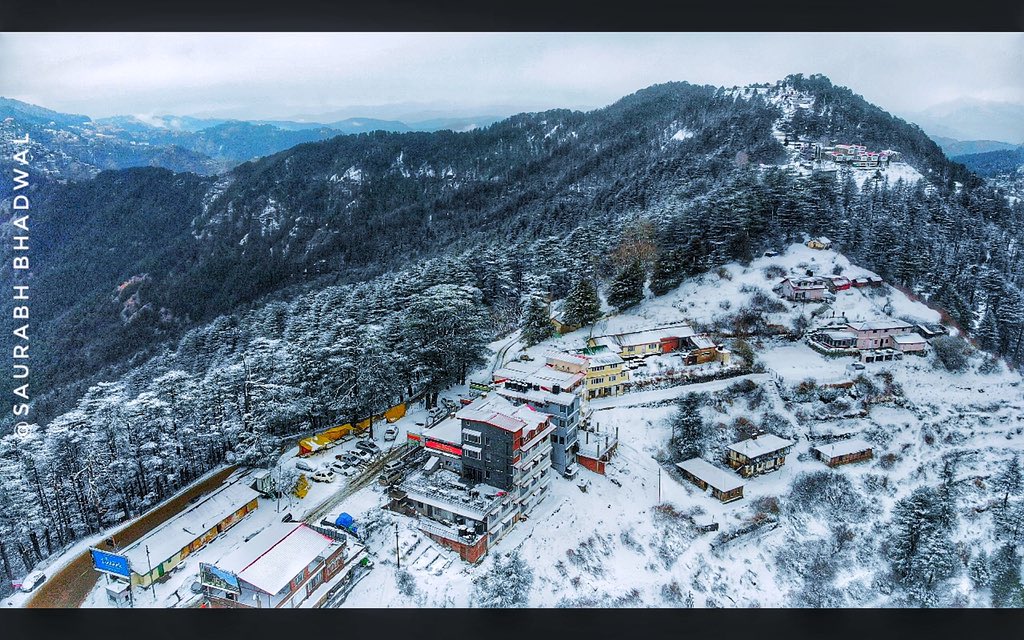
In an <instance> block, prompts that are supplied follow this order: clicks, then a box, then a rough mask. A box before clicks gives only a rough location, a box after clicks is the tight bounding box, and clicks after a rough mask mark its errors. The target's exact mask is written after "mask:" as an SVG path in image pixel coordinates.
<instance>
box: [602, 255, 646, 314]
mask: <svg viewBox="0 0 1024 640" xmlns="http://www.w3.org/2000/svg"><path fill="white" fill-rule="evenodd" d="M646 276H647V274H646V273H644V266H643V264H642V263H641V262H640V261H639V260H633V261H632V262H630V263H629V264H628V265H626V268H624V269H623V270H622V271H620V272H619V274H618V275H617V276H615V279H614V280H612V284H611V286H610V287H609V289H608V304H610V305H612V306H613V307H615V308H617V309H619V310H620V311H621V310H622V309H628V308H630V307H633V306H636V305H637V304H639V303H640V301H641V300H643V299H644V280H645V279H646Z"/></svg>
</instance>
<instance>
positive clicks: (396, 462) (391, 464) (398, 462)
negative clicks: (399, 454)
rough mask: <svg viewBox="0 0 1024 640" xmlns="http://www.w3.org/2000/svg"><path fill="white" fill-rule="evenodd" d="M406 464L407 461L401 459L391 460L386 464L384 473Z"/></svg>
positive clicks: (396, 469)
mask: <svg viewBox="0 0 1024 640" xmlns="http://www.w3.org/2000/svg"><path fill="white" fill-rule="evenodd" d="M404 466H405V463H404V462H402V461H401V460H392V461H391V462H389V463H387V464H386V465H384V473H390V472H392V471H398V470H399V469H401V468H402V467H404Z"/></svg>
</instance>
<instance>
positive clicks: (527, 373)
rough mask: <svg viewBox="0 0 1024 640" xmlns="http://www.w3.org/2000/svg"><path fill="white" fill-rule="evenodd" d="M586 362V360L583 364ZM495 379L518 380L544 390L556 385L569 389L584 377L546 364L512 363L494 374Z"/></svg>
mask: <svg viewBox="0 0 1024 640" xmlns="http://www.w3.org/2000/svg"><path fill="white" fill-rule="evenodd" d="M564 355H569V354H564ZM585 362H586V361H585V360H584V361H583V363H585ZM494 379H495V380H516V381H518V382H524V383H526V384H531V385H536V386H538V387H541V388H544V389H552V388H553V387H554V386H555V385H557V386H559V387H561V388H563V389H569V388H571V387H573V386H574V385H576V384H578V383H579V382H580V381H581V380H583V375H582V374H579V373H568V372H565V371H559V370H557V369H553V368H551V367H549V366H547V365H545V364H536V363H533V362H510V363H508V364H506V365H505V366H504V367H502V368H501V369H498V370H497V371H495V372H494Z"/></svg>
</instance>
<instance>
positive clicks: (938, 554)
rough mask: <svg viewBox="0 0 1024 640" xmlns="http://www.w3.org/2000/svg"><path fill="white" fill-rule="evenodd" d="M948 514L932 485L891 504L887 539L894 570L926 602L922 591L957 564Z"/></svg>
mask: <svg viewBox="0 0 1024 640" xmlns="http://www.w3.org/2000/svg"><path fill="white" fill-rule="evenodd" d="M947 517H948V512H947V510H946V509H944V508H943V505H942V504H941V496H940V495H939V493H938V492H937V491H936V490H935V489H932V488H931V487H920V488H918V489H916V490H915V491H914V492H913V493H912V494H911V495H910V496H908V497H906V498H903V499H902V500H900V501H898V502H897V503H896V506H895V507H893V517H892V528H891V534H890V537H889V540H888V549H889V559H890V560H891V561H892V567H893V573H894V574H895V575H896V578H897V580H899V582H900V583H901V584H903V585H904V587H906V589H907V591H908V593H909V594H910V595H911V597H912V599H913V600H917V601H919V603H921V604H926V603H927V602H928V600H927V599H926V598H925V595H924V594H927V593H930V592H932V591H934V589H935V587H936V586H937V584H938V583H939V582H940V581H942V580H944V579H945V578H947V577H949V576H950V575H951V574H952V572H953V569H954V568H955V566H956V554H955V549H954V545H953V542H952V540H951V538H950V530H949V525H947V524H946V523H945V522H944V521H945V519H946V518H947Z"/></svg>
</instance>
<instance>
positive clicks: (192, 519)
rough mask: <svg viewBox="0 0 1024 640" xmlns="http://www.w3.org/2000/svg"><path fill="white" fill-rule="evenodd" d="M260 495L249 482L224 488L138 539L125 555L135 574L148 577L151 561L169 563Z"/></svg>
mask: <svg viewBox="0 0 1024 640" xmlns="http://www.w3.org/2000/svg"><path fill="white" fill-rule="evenodd" d="M259 495H260V494H259V492H257V491H256V490H254V489H252V488H250V487H249V486H248V484H247V483H246V482H236V483H234V484H230V485H228V486H226V487H222V488H220V489H218V490H217V491H215V492H213V493H211V494H210V495H208V496H206V498H204V499H202V500H201V501H199V502H197V503H196V504H194V505H193V506H192V507H190V508H188V509H186V510H185V511H182V512H181V513H179V514H178V515H176V516H174V517H173V518H171V519H170V520H168V521H166V522H164V523H163V524H161V525H160V526H159V527H157V528H156V529H153V530H152V531H150V532H149V533H148V534H146V535H145V536H143V537H141V538H139V539H138V540H137V541H135V542H134V543H132V544H131V545H129V546H128V547H127V548H125V549H124V551H123V552H122V553H123V554H124V555H125V556H127V557H128V561H129V563H130V566H131V568H132V571H134V572H135V573H139V574H145V573H147V572H148V571H149V564H150V562H152V565H153V567H156V566H157V565H159V564H160V563H162V562H164V561H165V560H168V559H169V558H171V556H173V555H174V554H176V553H178V552H179V551H181V550H182V549H184V548H185V547H187V546H188V545H189V544H191V543H192V542H193V541H194V540H195V539H196V538H198V537H200V536H201V535H203V534H204V533H206V532H207V531H209V530H210V529H212V528H213V527H215V526H216V525H217V523H219V522H220V521H221V520H224V519H225V518H227V517H228V516H230V515H231V514H232V513H234V512H235V511H238V510H239V509H241V508H242V507H243V506H245V505H246V504H248V503H249V502H251V501H253V500H255V499H256V498H257V497H258V496H259ZM147 547H148V548H149V557H148V558H147V557H146V548H147Z"/></svg>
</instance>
